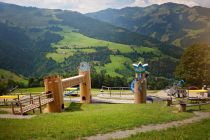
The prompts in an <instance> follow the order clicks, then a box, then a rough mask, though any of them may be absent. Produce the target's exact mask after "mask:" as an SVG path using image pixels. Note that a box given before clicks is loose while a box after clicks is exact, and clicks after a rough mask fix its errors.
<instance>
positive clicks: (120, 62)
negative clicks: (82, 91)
mask: <svg viewBox="0 0 210 140" xmlns="http://www.w3.org/2000/svg"><path fill="white" fill-rule="evenodd" d="M61 27H62V28H63V31H62V32H58V34H60V35H62V36H63V37H64V39H63V40H61V41H59V42H57V43H56V44H52V47H53V48H55V49H56V52H51V53H48V54H47V56H46V57H47V58H52V59H53V60H55V61H56V62H58V63H61V62H63V61H64V60H65V58H68V57H70V56H73V55H74V54H75V53H76V52H77V51H81V52H86V53H92V52H96V50H95V48H98V47H104V46H107V47H108V48H109V49H110V50H111V51H113V52H115V51H119V52H121V53H122V54H124V53H132V52H134V51H137V52H138V53H143V52H145V53H149V52H151V53H154V54H157V55H160V54H161V55H163V54H162V53H161V52H160V51H159V50H158V49H157V48H148V47H143V46H141V47H131V46H129V45H124V44H120V43H114V42H109V41H104V40H98V39H94V38H90V37H87V36H84V35H82V34H80V33H77V32H74V29H71V28H69V27H65V26H61ZM110 59H111V63H109V64H106V65H105V66H103V67H99V66H95V68H96V71H97V72H99V71H100V70H104V69H105V70H106V71H107V74H109V75H110V76H113V77H114V76H119V77H122V75H121V74H119V73H117V72H116V70H117V69H121V70H126V69H127V68H126V67H125V66H124V63H129V64H132V63H133V62H132V60H131V59H129V58H127V57H124V56H121V55H117V56H110Z"/></svg>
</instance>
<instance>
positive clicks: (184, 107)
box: [179, 103, 187, 112]
mask: <svg viewBox="0 0 210 140" xmlns="http://www.w3.org/2000/svg"><path fill="white" fill-rule="evenodd" d="M186 106H187V105H186V103H181V104H180V106H179V111H180V112H185V111H186Z"/></svg>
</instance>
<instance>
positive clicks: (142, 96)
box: [134, 73, 147, 104]
mask: <svg viewBox="0 0 210 140" xmlns="http://www.w3.org/2000/svg"><path fill="white" fill-rule="evenodd" d="M138 77H139V76H138V73H136V76H135V83H134V103H135V104H142V103H146V94H147V93H146V91H147V81H146V79H145V74H142V76H141V80H138Z"/></svg>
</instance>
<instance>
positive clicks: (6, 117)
mask: <svg viewBox="0 0 210 140" xmlns="http://www.w3.org/2000/svg"><path fill="white" fill-rule="evenodd" d="M35 116H36V115H13V114H0V118H4V119H31V118H33V117H35Z"/></svg>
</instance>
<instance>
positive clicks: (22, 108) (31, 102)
mask: <svg viewBox="0 0 210 140" xmlns="http://www.w3.org/2000/svg"><path fill="white" fill-rule="evenodd" d="M52 101H54V97H53V93H44V94H41V95H36V96H31V95H30V97H29V98H25V99H20V100H18V101H15V102H13V103H12V112H13V114H21V115H23V114H24V113H26V112H28V111H31V110H33V112H34V109H36V108H39V109H40V113H41V112H42V108H41V107H42V106H43V105H46V104H48V103H50V102H52ZM15 106H18V107H16V108H15Z"/></svg>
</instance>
